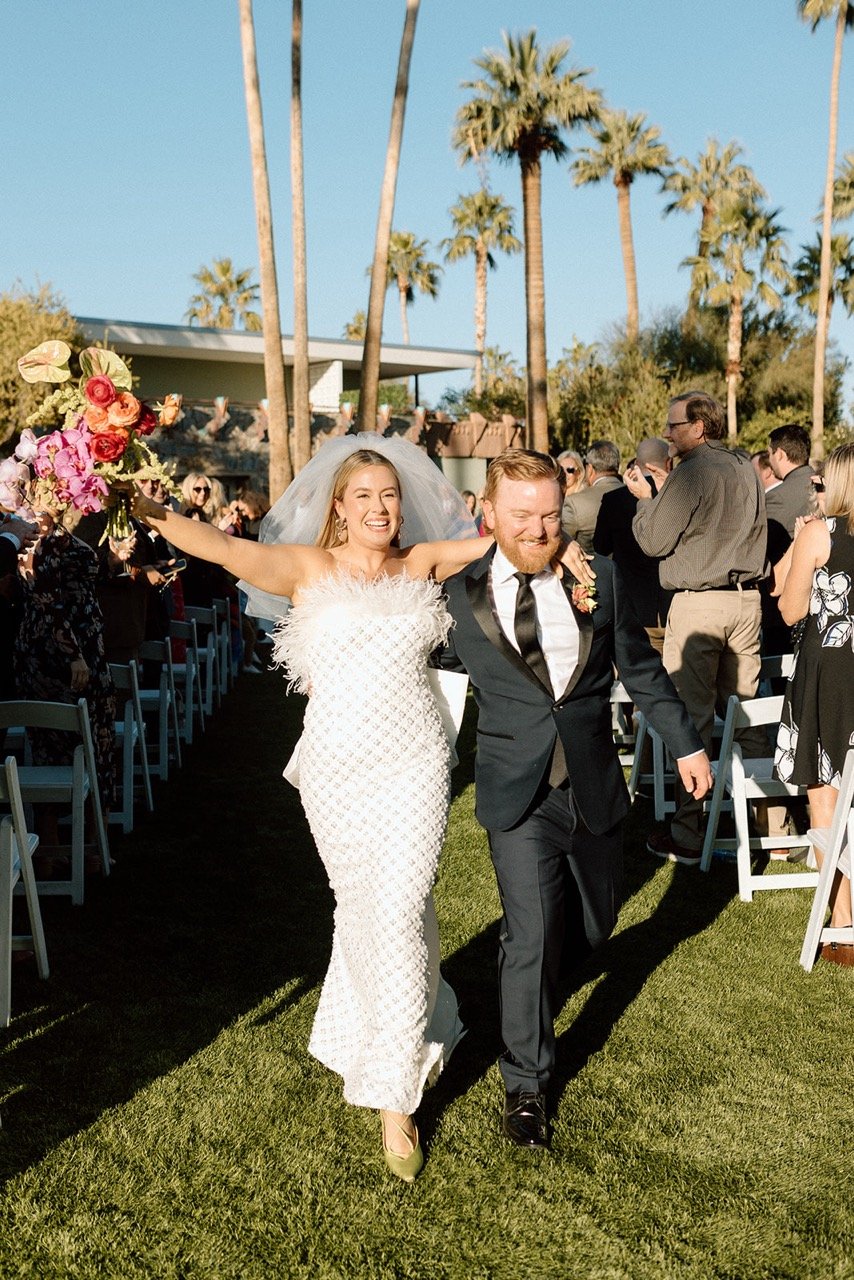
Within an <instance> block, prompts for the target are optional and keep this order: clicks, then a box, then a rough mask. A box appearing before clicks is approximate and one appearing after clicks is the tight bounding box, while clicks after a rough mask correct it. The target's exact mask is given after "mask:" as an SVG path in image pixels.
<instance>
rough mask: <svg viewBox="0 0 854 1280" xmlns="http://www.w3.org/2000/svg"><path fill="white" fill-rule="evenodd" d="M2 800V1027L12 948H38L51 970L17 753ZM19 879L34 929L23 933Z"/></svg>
mask: <svg viewBox="0 0 854 1280" xmlns="http://www.w3.org/2000/svg"><path fill="white" fill-rule="evenodd" d="M0 802H1V803H3V804H4V805H8V806H9V808H10V809H11V811H12V812H11V814H9V815H7V816H6V817H4V818H3V820H2V822H0V1027H8V1025H9V1020H10V1018H11V1013H12V952H13V951H35V953H36V968H37V970H38V975H39V977H40V978H46V977H48V975H49V973H50V970H49V968H48V963H47V948H46V947H45V941H44V930H43V928H42V915H41V908H40V907H39V895H38V889H37V887H36V877H35V872H34V871H33V853H34V852H35V850H36V849H37V848H38V843H39V838H38V836H35V835H31V834H30V833H29V832H28V831H27V824H26V822H25V821H24V802H23V800H22V799H21V788H20V786H19V784H18V766H17V762H16V760H15V757H14V756H7V757H6V762H5V764H4V766H3V768H2V770H0ZM19 881H20V883H21V885H22V887H23V890H24V896H25V897H26V900H27V914H28V915H29V919H30V932H29V934H23V935H15V934H13V933H12V898H13V896H14V890H15V886H16V885H17V884H18V882H19Z"/></svg>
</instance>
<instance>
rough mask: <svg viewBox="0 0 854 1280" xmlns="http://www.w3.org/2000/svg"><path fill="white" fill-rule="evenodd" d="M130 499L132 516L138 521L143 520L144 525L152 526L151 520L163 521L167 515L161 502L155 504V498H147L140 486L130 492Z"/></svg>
mask: <svg viewBox="0 0 854 1280" xmlns="http://www.w3.org/2000/svg"><path fill="white" fill-rule="evenodd" d="M129 497H130V509H131V514H132V515H135V516H136V518H137V520H142V521H143V523H144V524H150V523H151V518H154V519H158V518H159V519H161V520H162V518H163V516H164V515H165V514H166V508H165V507H162V506H161V505H160V503H159V502H155V501H154V499H153V498H148V497H146V495H145V494H144V493H143V492H142V490H141V489H140V488H139V486H138V485H135V486H134V487H133V489H131V490H130V493H129Z"/></svg>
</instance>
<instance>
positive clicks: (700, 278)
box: [683, 195, 792, 443]
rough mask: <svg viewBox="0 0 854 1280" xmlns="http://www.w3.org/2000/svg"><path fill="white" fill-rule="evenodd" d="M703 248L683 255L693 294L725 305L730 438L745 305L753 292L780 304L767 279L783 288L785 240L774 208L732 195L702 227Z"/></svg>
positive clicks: (787, 281) (734, 430)
mask: <svg viewBox="0 0 854 1280" xmlns="http://www.w3.org/2000/svg"><path fill="white" fill-rule="evenodd" d="M704 238H705V242H706V247H707V252H706V253H705V254H699V253H697V254H695V255H694V256H693V257H690V258H686V259H685V262H684V263H683V265H684V266H690V267H691V271H692V289H693V292H694V294H695V296H696V297H697V298H699V299H700V300H701V301H705V302H708V303H709V304H710V305H712V306H726V307H727V309H728V311H729V322H728V326H727V363H726V386H727V434H728V435H729V439H730V442H731V443H734V442H735V440H736V437H737V434H738V417H737V397H738V384H739V382H740V380H741V351H742V340H743V334H744V308H745V304H746V302H747V301H748V300H749V298H750V296H751V295H752V294H755V295H756V296H757V297H758V298H759V300H760V301H761V302H763V303H764V304H765V306H766V307H768V308H769V309H771V310H776V309H777V308H778V307H779V306H780V305H781V304H782V296H781V293H780V292H779V291H778V290H777V289H775V288H774V286H773V285H772V284H771V283H770V280H775V281H776V282H777V283H778V284H780V285H781V286H783V287H785V288H789V287H790V286H791V279H792V277H791V276H790V274H789V271H788V268H787V267H786V263H785V260H784V258H783V253H784V250H785V242H784V240H783V236H782V230H781V228H780V226H779V224H778V223H777V210H769V209H766V208H765V207H764V206H763V205H762V204H760V203H759V201H757V200H751V199H747V198H745V197H744V196H741V195H733V196H730V197H728V198H727V199H726V200H724V201H723V202H722V203H721V205H720V206H719V208H718V210H717V213H716V214H715V217H714V220H713V222H712V223H711V224H710V226H709V227H708V228H707V230H706V231H705V232H704Z"/></svg>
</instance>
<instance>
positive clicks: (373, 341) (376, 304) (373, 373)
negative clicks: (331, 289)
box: [359, 0, 420, 431]
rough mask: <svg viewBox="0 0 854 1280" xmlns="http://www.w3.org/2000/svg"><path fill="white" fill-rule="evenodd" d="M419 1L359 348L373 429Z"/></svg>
mask: <svg viewBox="0 0 854 1280" xmlns="http://www.w3.org/2000/svg"><path fill="white" fill-rule="evenodd" d="M419 3H420V0H406V17H405V19H404V23H403V35H402V36H401V40H400V56H399V58H398V63H397V80H396V82H395V86H394V101H393V103H392V108H391V125H390V127H389V134H388V146H387V147H386V156H385V170H384V172H383V183H382V189H381V191H380V210H379V215H378V217H377V234H376V239H375V242H374V262H373V266H372V267H371V290H370V294H369V295H368V320H367V325H366V328H365V346H364V350H363V352H362V370H361V375H360V378H359V430H360V431H374V430H375V429H376V423H377V405H378V400H379V384H380V345H381V343H382V334H383V307H384V303H385V291H386V287H387V286H386V272H387V270H388V245H389V239H390V237H391V223H392V218H393V217H394V194H395V188H396V186H397V171H398V168H399V165H400V144H401V141H402V139H403V120H404V116H405V115H406V97H407V94H408V92H409V64H410V62H411V61H412V45H413V43H414V41H415V23H416V20H417V18H418V6H419Z"/></svg>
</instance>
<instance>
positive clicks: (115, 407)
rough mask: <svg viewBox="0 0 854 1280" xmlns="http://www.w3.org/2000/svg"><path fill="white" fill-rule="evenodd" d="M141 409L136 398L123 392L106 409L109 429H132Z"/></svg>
mask: <svg viewBox="0 0 854 1280" xmlns="http://www.w3.org/2000/svg"><path fill="white" fill-rule="evenodd" d="M141 407H142V406H141V405H140V403H139V401H138V400H137V398H136V396H132V395H131V393H130V392H129V391H123V392H122V393H121V395H119V396H116V398H115V400H114V401H113V403H112V404H111V405H110V407H109V408H108V409H107V421H108V422H109V424H110V426H111V427H132V426H133V424H134V423H135V422H136V420H137V418H138V417H139V411H140V409H141Z"/></svg>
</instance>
